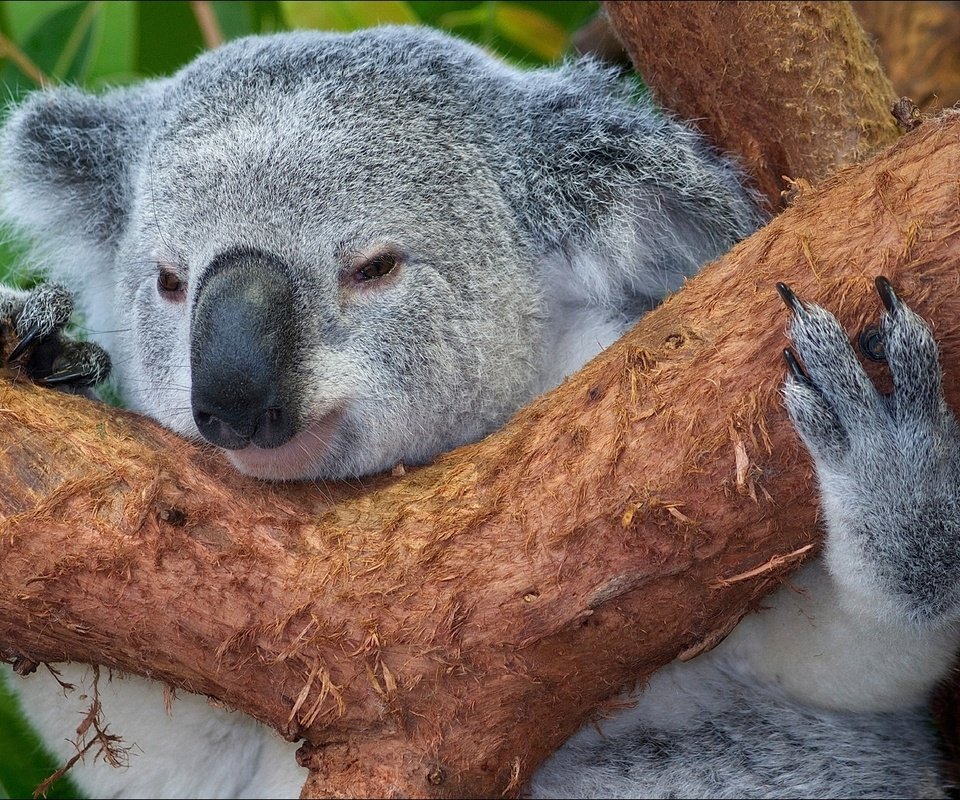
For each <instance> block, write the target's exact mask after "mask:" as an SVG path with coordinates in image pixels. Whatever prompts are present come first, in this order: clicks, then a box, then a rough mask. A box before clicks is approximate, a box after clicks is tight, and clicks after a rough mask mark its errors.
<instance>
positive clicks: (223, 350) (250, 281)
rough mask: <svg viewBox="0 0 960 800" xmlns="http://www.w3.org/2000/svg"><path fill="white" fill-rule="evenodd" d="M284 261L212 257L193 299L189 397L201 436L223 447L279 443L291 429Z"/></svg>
mask: <svg viewBox="0 0 960 800" xmlns="http://www.w3.org/2000/svg"><path fill="white" fill-rule="evenodd" d="M293 300H294V294H293V289H292V286H291V283H290V278H289V275H288V274H287V271H286V269H285V268H284V265H283V263H282V262H281V261H280V260H279V259H277V258H275V257H273V256H270V255H269V254H266V253H261V252H257V251H250V250H242V251H231V252H228V253H225V254H223V255H221V256H219V257H218V258H217V259H215V260H214V261H213V262H212V263H211V264H210V266H209V267H208V269H207V270H206V272H205V273H204V276H203V278H202V282H201V284H200V286H199V288H198V290H197V295H196V299H195V300H194V308H193V317H192V322H191V330H190V338H191V347H190V368H191V377H192V389H191V401H192V404H193V419H194V421H195V422H196V423H197V428H198V430H199V431H200V435H201V436H203V438H204V439H206V440H207V441H208V442H211V443H212V444H215V445H217V446H218V447H223V448H226V449H228V450H237V449H240V448H242V447H246V446H247V445H248V444H251V443H252V444H255V445H257V446H258V447H264V448H269V447H279V446H280V445H281V444H283V443H284V442H286V441H288V440H289V439H290V438H291V437H292V436H293V435H294V433H296V409H295V407H294V404H293V402H292V401H291V398H292V397H294V386H293V385H292V383H293V377H294V376H293V372H294V371H293V370H292V368H291V367H292V360H293V355H294V353H295V352H296V346H297V339H298V335H299V334H298V326H297V325H296V324H295V319H294V316H293Z"/></svg>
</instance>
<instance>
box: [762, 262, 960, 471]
mask: <svg viewBox="0 0 960 800" xmlns="http://www.w3.org/2000/svg"><path fill="white" fill-rule="evenodd" d="M876 284H877V291H878V292H879V294H880V298H881V300H882V301H883V304H884V307H885V308H886V312H887V313H886V314H885V315H884V317H883V321H882V322H881V324H880V326H879V328H878V329H876V333H875V334H874V336H873V338H874V340H875V341H874V342H873V343H872V344H871V345H870V347H871V349H872V350H875V349H876V345H877V344H880V345H881V347H882V349H883V351H884V352H883V354H882V355H880V356H878V355H877V354H876V352H871V353H869V354H868V355H869V357H871V358H873V359H877V358H881V359H884V360H886V361H887V362H888V364H889V366H890V372H891V374H892V376H893V384H894V391H893V393H892V394H890V395H889V396H884V395H882V394H880V392H879V391H877V389H876V387H875V386H874V385H873V382H872V381H871V380H870V378H869V377H868V376H867V374H866V372H865V371H864V370H863V367H862V366H861V364H860V361H859V360H858V359H857V356H856V354H855V353H854V351H853V348H852V347H851V345H850V341H849V339H848V338H847V334H846V332H845V331H844V330H843V327H842V326H841V325H840V323H839V322H838V321H837V320H836V318H835V317H834V316H833V315H832V314H830V313H829V312H828V311H826V310H824V309H823V308H821V307H820V306H817V305H813V304H811V303H804V302H802V301H801V300H799V299H798V298H797V297H796V295H794V294H793V292H792V291H791V290H790V289H789V288H788V287H787V286H785V285H784V284H779V285H778V286H777V289H778V291H779V292H780V295H781V297H782V298H783V300H784V302H785V303H786V304H787V306H788V307H789V308H790V310H791V311H792V312H793V321H792V325H791V329H790V336H791V338H792V340H793V344H794V347H795V348H796V351H797V353H798V354H799V356H800V360H799V361H798V359H797V358H796V356H795V355H794V353H793V352H792V351H791V350H789V349H788V350H785V351H784V357H785V359H786V361H787V366H788V368H789V373H790V374H789V377H788V379H787V382H786V385H785V387H784V393H785V397H786V404H787V410H788V411H789V412H790V416H791V418H792V419H793V422H794V425H795V427H796V429H797V432H798V433H799V434H800V436H801V437H802V438H803V440H804V443H805V444H806V445H807V448H808V449H809V450H810V453H811V455H812V456H813V457H814V459H815V460H816V461H817V462H818V463H822V464H825V465H833V466H840V465H841V463H842V462H844V461H846V460H847V458H848V457H849V456H850V454H851V453H856V454H857V456H858V457H866V456H868V455H870V454H873V456H872V457H870V458H868V459H867V461H869V462H874V461H876V455H877V454H878V453H879V451H882V450H884V449H885V448H887V447H892V448H894V452H896V453H897V454H906V455H911V457H913V458H915V457H916V454H917V449H918V447H921V446H923V447H925V446H927V445H930V444H931V443H933V442H934V441H938V440H940V439H941V438H942V436H943V435H945V434H946V433H947V432H950V433H952V432H953V430H954V428H955V422H954V417H953V414H952V413H951V412H950V409H949V408H948V407H947V405H946V402H945V401H944V399H943V392H942V388H941V384H942V375H941V371H940V363H939V358H938V353H937V344H936V341H935V340H934V338H933V332H932V331H931V330H930V327H929V326H928V325H927V323H926V322H924V321H923V320H922V319H921V318H920V317H919V316H917V315H916V314H915V313H914V312H913V311H911V310H910V309H909V308H908V307H907V305H906V304H905V303H904V302H903V301H902V300H900V298H899V297H897V295H896V293H895V292H894V290H893V287H892V286H891V285H890V283H889V281H887V280H886V279H885V278H877V281H876ZM877 339H878V340H879V342H877V341H876V340H877ZM861 341H863V337H861ZM801 361H802V364H803V366H801ZM904 448H908V450H906V451H905V450H904ZM889 455H890V453H884V454H883V457H884V458H887V457H888V456H889ZM950 455H951V456H954V455H955V454H953V453H951V454H950ZM900 460H902V459H900ZM888 466H889V467H891V468H892V467H893V465H892V464H889V463H888ZM888 471H889V470H888Z"/></svg>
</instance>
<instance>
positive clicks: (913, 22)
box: [851, 0, 960, 111]
mask: <svg viewBox="0 0 960 800" xmlns="http://www.w3.org/2000/svg"><path fill="white" fill-rule="evenodd" d="M851 5H852V6H853V10H854V11H855V12H856V14H857V17H858V18H859V19H860V22H861V23H862V24H863V27H864V28H865V29H866V31H867V33H868V34H869V35H870V37H871V38H872V39H873V41H874V42H875V43H876V46H877V50H878V52H879V54H880V61H881V63H882V64H883V67H884V69H885V70H886V73H887V75H888V76H890V81H891V82H892V83H893V86H894V88H895V89H896V91H897V94H900V95H906V96H907V97H909V98H911V99H912V100H913V101H914V102H915V103H916V104H917V105H918V106H920V108H921V109H923V110H926V111H934V110H939V109H941V108H948V107H949V106H952V105H954V104H955V103H956V102H958V101H960V3H956V2H943V1H942V0H909V2H904V0H899V1H898V2H879V0H856V1H855V2H853V3H852V4H851Z"/></svg>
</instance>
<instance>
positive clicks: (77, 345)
mask: <svg viewBox="0 0 960 800" xmlns="http://www.w3.org/2000/svg"><path fill="white" fill-rule="evenodd" d="M0 311H2V312H3V313H2V314H0V317H2V319H3V323H2V324H3V325H6V326H8V327H9V326H12V328H13V333H15V334H16V338H17V339H18V344H17V346H16V347H14V349H13V350H12V351H11V352H10V354H9V355H8V356H7V363H8V365H9V366H11V367H12V368H14V369H20V370H22V371H23V372H25V373H26V374H27V375H28V376H29V377H30V378H31V379H33V380H35V381H37V382H38V383H41V384H43V385H45V386H56V387H59V388H63V389H68V390H70V389H82V388H85V387H88V386H93V385H95V384H97V383H100V382H101V381H103V380H104V379H105V378H106V377H107V376H108V375H109V374H110V356H109V355H107V353H106V351H105V350H104V349H103V348H102V347H100V345H98V344H94V343H93V342H80V341H76V340H75V339H71V338H69V337H68V336H67V335H66V334H65V333H64V330H63V329H64V327H65V326H66V324H67V322H68V321H69V320H70V315H71V314H72V313H73V297H72V296H71V295H70V293H69V292H68V291H67V290H66V289H65V288H64V287H63V286H60V285H58V284H53V283H45V284H41V285H39V286H37V287H36V288H35V289H33V290H32V291H29V292H25V293H24V292H13V291H10V290H3V291H2V293H0Z"/></svg>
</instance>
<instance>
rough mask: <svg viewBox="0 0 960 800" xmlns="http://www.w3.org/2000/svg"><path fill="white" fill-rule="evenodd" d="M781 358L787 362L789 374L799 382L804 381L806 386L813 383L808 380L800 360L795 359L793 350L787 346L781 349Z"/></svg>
mask: <svg viewBox="0 0 960 800" xmlns="http://www.w3.org/2000/svg"><path fill="white" fill-rule="evenodd" d="M783 360H784V361H786V362H787V369H788V370H790V374H791V375H792V376H793V377H794V378H795V379H796V380H798V381H800V382H801V383H805V384H807V385H808V386H812V385H813V381H811V380H810V377H809V376H808V375H807V373H806V372H804V371H803V367H802V366H800V362H799V361H797V357H796V356H795V355H794V354H793V350H791V349H790V348H789V347H787V348H786V349H785V350H784V351H783Z"/></svg>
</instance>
